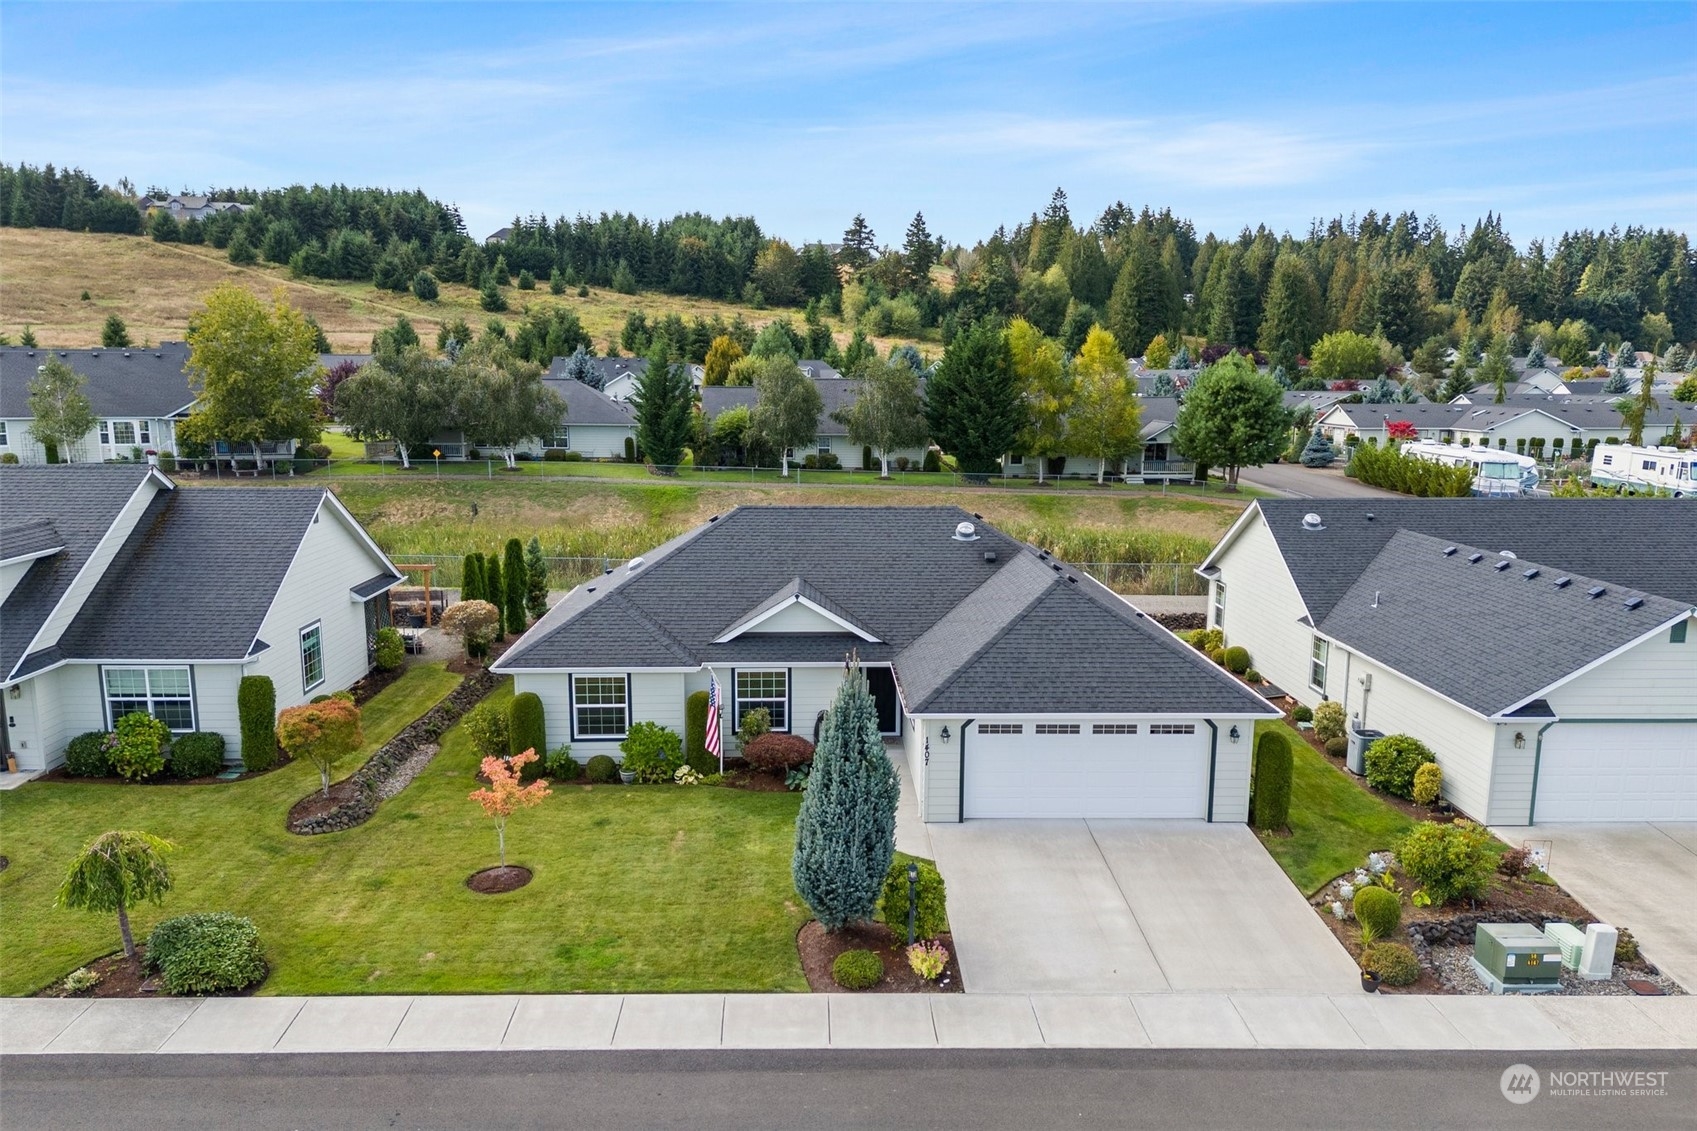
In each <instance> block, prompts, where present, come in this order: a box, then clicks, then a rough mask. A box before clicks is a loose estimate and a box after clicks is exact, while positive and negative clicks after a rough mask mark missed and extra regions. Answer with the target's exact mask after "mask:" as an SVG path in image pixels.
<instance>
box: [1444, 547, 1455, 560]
mask: <svg viewBox="0 0 1697 1131" xmlns="http://www.w3.org/2000/svg"><path fill="white" fill-rule="evenodd" d="M1444 557H1446V558H1453V557H1455V547H1454V546H1445V547H1444Z"/></svg>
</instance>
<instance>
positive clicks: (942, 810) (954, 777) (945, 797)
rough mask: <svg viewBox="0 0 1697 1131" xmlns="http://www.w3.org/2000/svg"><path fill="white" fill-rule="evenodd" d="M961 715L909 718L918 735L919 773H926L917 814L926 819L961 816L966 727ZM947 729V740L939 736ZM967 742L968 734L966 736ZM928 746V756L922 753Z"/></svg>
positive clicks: (951, 818) (957, 817)
mask: <svg viewBox="0 0 1697 1131" xmlns="http://www.w3.org/2000/svg"><path fill="white" fill-rule="evenodd" d="M963 723H964V720H962V719H958V718H955V719H937V718H928V719H913V718H910V719H908V725H909V726H910V728H911V729H912V730H913V731H918V732H921V733H920V735H919V746H920V751H921V753H920V764H919V767H918V771H917V772H918V773H920V774H923V775H924V776H925V787H924V789H923V790H921V791H920V797H921V799H922V800H921V802H920V810H919V812H920V817H921V819H923V820H925V821H958V820H960V750H961V742H962V734H963V732H964V730H965V727H964V726H963ZM944 727H947V728H948V730H949V741H947V742H944V741H943V738H942V732H943V728H944ZM965 740H966V741H967V742H969V743H970V741H971V736H970V735H968V736H966V739H965ZM927 747H929V749H930V751H931V754H930V758H929V760H927V759H926V757H925V755H924V751H925V749H927Z"/></svg>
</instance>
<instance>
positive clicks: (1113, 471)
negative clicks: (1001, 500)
mask: <svg viewBox="0 0 1697 1131" xmlns="http://www.w3.org/2000/svg"><path fill="white" fill-rule="evenodd" d="M1137 407H1138V411H1139V413H1140V422H1141V426H1142V434H1143V446H1142V447H1141V448H1139V449H1138V450H1137V451H1135V452H1133V453H1132V454H1131V455H1129V456H1126V457H1125V458H1123V459H1117V460H1113V459H1111V460H1109V461H1108V466H1107V471H1106V474H1107V475H1108V476H1109V477H1111V478H1114V479H1124V480H1125V481H1126V482H1127V483H1165V482H1188V481H1189V480H1190V479H1191V478H1192V477H1193V476H1194V475H1195V474H1196V464H1195V463H1194V462H1192V461H1191V460H1187V459H1185V458H1184V457H1183V456H1181V455H1179V453H1178V447H1177V442H1178V413H1179V402H1178V401H1177V400H1176V399H1175V398H1173V397H1148V396H1140V397H1138V399H1137ZM1037 458H1038V457H1036V456H1029V457H1028V456H1026V455H1024V454H1023V453H1020V452H1010V453H1008V454H1007V455H1004V456H1003V457H1002V476H1003V478H1006V479H1018V478H1024V477H1027V476H1029V477H1031V478H1036V476H1037ZM1047 458H1048V464H1047V465H1046V466H1045V467H1044V469H1043V474H1044V475H1046V476H1051V477H1054V478H1060V477H1062V476H1065V477H1066V478H1071V479H1094V478H1095V477H1096V471H1097V466H1096V465H1097V461H1096V457H1095V456H1080V455H1065V454H1063V455H1059V456H1049V457H1047Z"/></svg>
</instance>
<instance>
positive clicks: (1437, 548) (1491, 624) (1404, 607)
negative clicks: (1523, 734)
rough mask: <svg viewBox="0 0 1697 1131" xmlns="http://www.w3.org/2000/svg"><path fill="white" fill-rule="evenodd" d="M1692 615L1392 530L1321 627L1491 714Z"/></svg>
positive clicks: (1686, 609)
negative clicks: (1675, 621) (1684, 616)
mask: <svg viewBox="0 0 1697 1131" xmlns="http://www.w3.org/2000/svg"><path fill="white" fill-rule="evenodd" d="M1564 578H1565V579H1566V583H1565V584H1558V582H1559V581H1560V580H1561V579H1564ZM1597 590H1601V592H1597ZM1690 612H1691V605H1690V603H1689V602H1681V601H1673V600H1669V599H1668V598H1666V597H1658V596H1656V595H1654V594H1651V593H1645V592H1643V591H1642V590H1637V589H1629V588H1624V587H1622V586H1620V585H1618V584H1616V583H1614V582H1610V581H1604V580H1599V579H1596V578H1590V577H1586V576H1583V575H1581V574H1578V573H1569V572H1566V571H1564V570H1562V569H1560V568H1558V567H1555V566H1551V565H1544V564H1541V563H1539V562H1537V561H1533V560H1529V559H1527V558H1525V557H1514V558H1507V557H1502V556H1500V555H1499V554H1496V553H1491V552H1488V551H1487V550H1485V549H1483V548H1475V547H1473V546H1469V545H1467V544H1465V543H1460V542H1448V541H1446V540H1444V539H1442V538H1434V537H1432V536H1431V535H1429V534H1416V533H1414V532H1413V531H1408V530H1399V531H1397V532H1396V534H1394V535H1393V536H1392V537H1391V539H1390V541H1389V542H1387V543H1385V545H1384V547H1383V548H1382V549H1381V550H1380V551H1379V553H1378V554H1377V555H1376V556H1375V557H1374V558H1373V560H1372V562H1371V563H1369V564H1368V566H1367V568H1366V569H1365V570H1363V571H1362V573H1361V576H1360V577H1359V578H1358V579H1356V581H1355V583H1354V584H1353V585H1351V586H1350V587H1349V589H1348V591H1347V592H1345V593H1344V594H1343V596H1342V597H1341V598H1340V599H1339V600H1338V602H1337V603H1336V604H1335V605H1334V606H1333V607H1332V610H1331V611H1330V612H1329V613H1327V614H1326V616H1325V617H1324V619H1323V620H1322V621H1321V622H1320V625H1319V632H1320V633H1321V634H1322V635H1323V636H1327V637H1330V638H1331V639H1333V640H1336V641H1338V642H1340V643H1342V644H1344V645H1345V646H1347V647H1349V648H1350V649H1352V650H1354V651H1357V652H1360V653H1361V654H1363V655H1365V656H1370V657H1372V658H1373V659H1374V660H1377V661H1379V662H1380V663H1382V664H1385V665H1386V666H1387V667H1390V668H1392V669H1394V670H1396V671H1398V672H1401V673H1402V674H1404V675H1406V676H1408V677H1409V678H1411V679H1413V680H1415V681H1416V682H1418V683H1420V684H1422V685H1424V686H1426V687H1428V688H1430V689H1432V690H1433V691H1435V692H1437V693H1438V694H1440V695H1442V696H1444V697H1445V698H1447V699H1450V700H1452V701H1454V702H1456V703H1459V704H1461V705H1462V706H1463V707H1467V708H1469V709H1470V710H1473V711H1477V712H1478V713H1479V714H1482V715H1487V716H1488V715H1495V714H1499V713H1502V712H1505V711H1509V710H1511V709H1513V708H1515V707H1518V706H1520V705H1522V704H1524V703H1527V702H1528V701H1530V700H1532V699H1534V698H1536V697H1537V696H1538V695H1539V694H1540V693H1541V692H1543V691H1544V690H1546V689H1547V688H1549V687H1550V686H1551V685H1553V684H1555V683H1558V682H1560V681H1561V680H1562V679H1563V678H1564V677H1566V676H1569V675H1571V674H1573V673H1574V672H1576V671H1578V670H1579V669H1580V668H1583V667H1585V666H1586V665H1587V664H1590V663H1592V662H1593V661H1595V660H1598V659H1600V658H1602V657H1604V656H1607V655H1609V654H1610V653H1612V652H1614V651H1616V650H1617V649H1620V648H1622V647H1624V646H1626V645H1627V644H1630V643H1632V642H1633V641H1635V640H1637V639H1639V638H1640V637H1642V636H1644V635H1645V634H1647V633H1649V632H1652V631H1653V630H1655V629H1656V628H1658V627H1660V626H1662V625H1664V624H1667V623H1668V622H1669V621H1670V620H1674V619H1677V618H1678V617H1679V616H1681V615H1682V614H1689V613H1690ZM1463 657H1465V660H1466V662H1465V663H1463V662H1458V661H1459V660H1460V659H1461V658H1463Z"/></svg>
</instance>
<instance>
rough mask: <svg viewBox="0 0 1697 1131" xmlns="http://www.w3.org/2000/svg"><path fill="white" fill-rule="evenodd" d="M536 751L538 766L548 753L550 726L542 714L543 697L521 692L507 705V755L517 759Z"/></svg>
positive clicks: (533, 693) (530, 692)
mask: <svg viewBox="0 0 1697 1131" xmlns="http://www.w3.org/2000/svg"><path fill="white" fill-rule="evenodd" d="M526 750H534V751H536V757H537V764H538V765H540V764H541V758H542V756H543V755H544V754H546V753H548V726H547V720H546V718H545V717H544V715H543V712H542V696H540V695H538V694H537V693H536V692H534V691H521V692H519V693H518V694H517V695H515V696H513V698H512V701H511V702H510V703H508V704H507V753H508V754H510V755H513V756H514V757H517V756H518V755H520V754H523V753H524V752H525V751H526Z"/></svg>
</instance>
